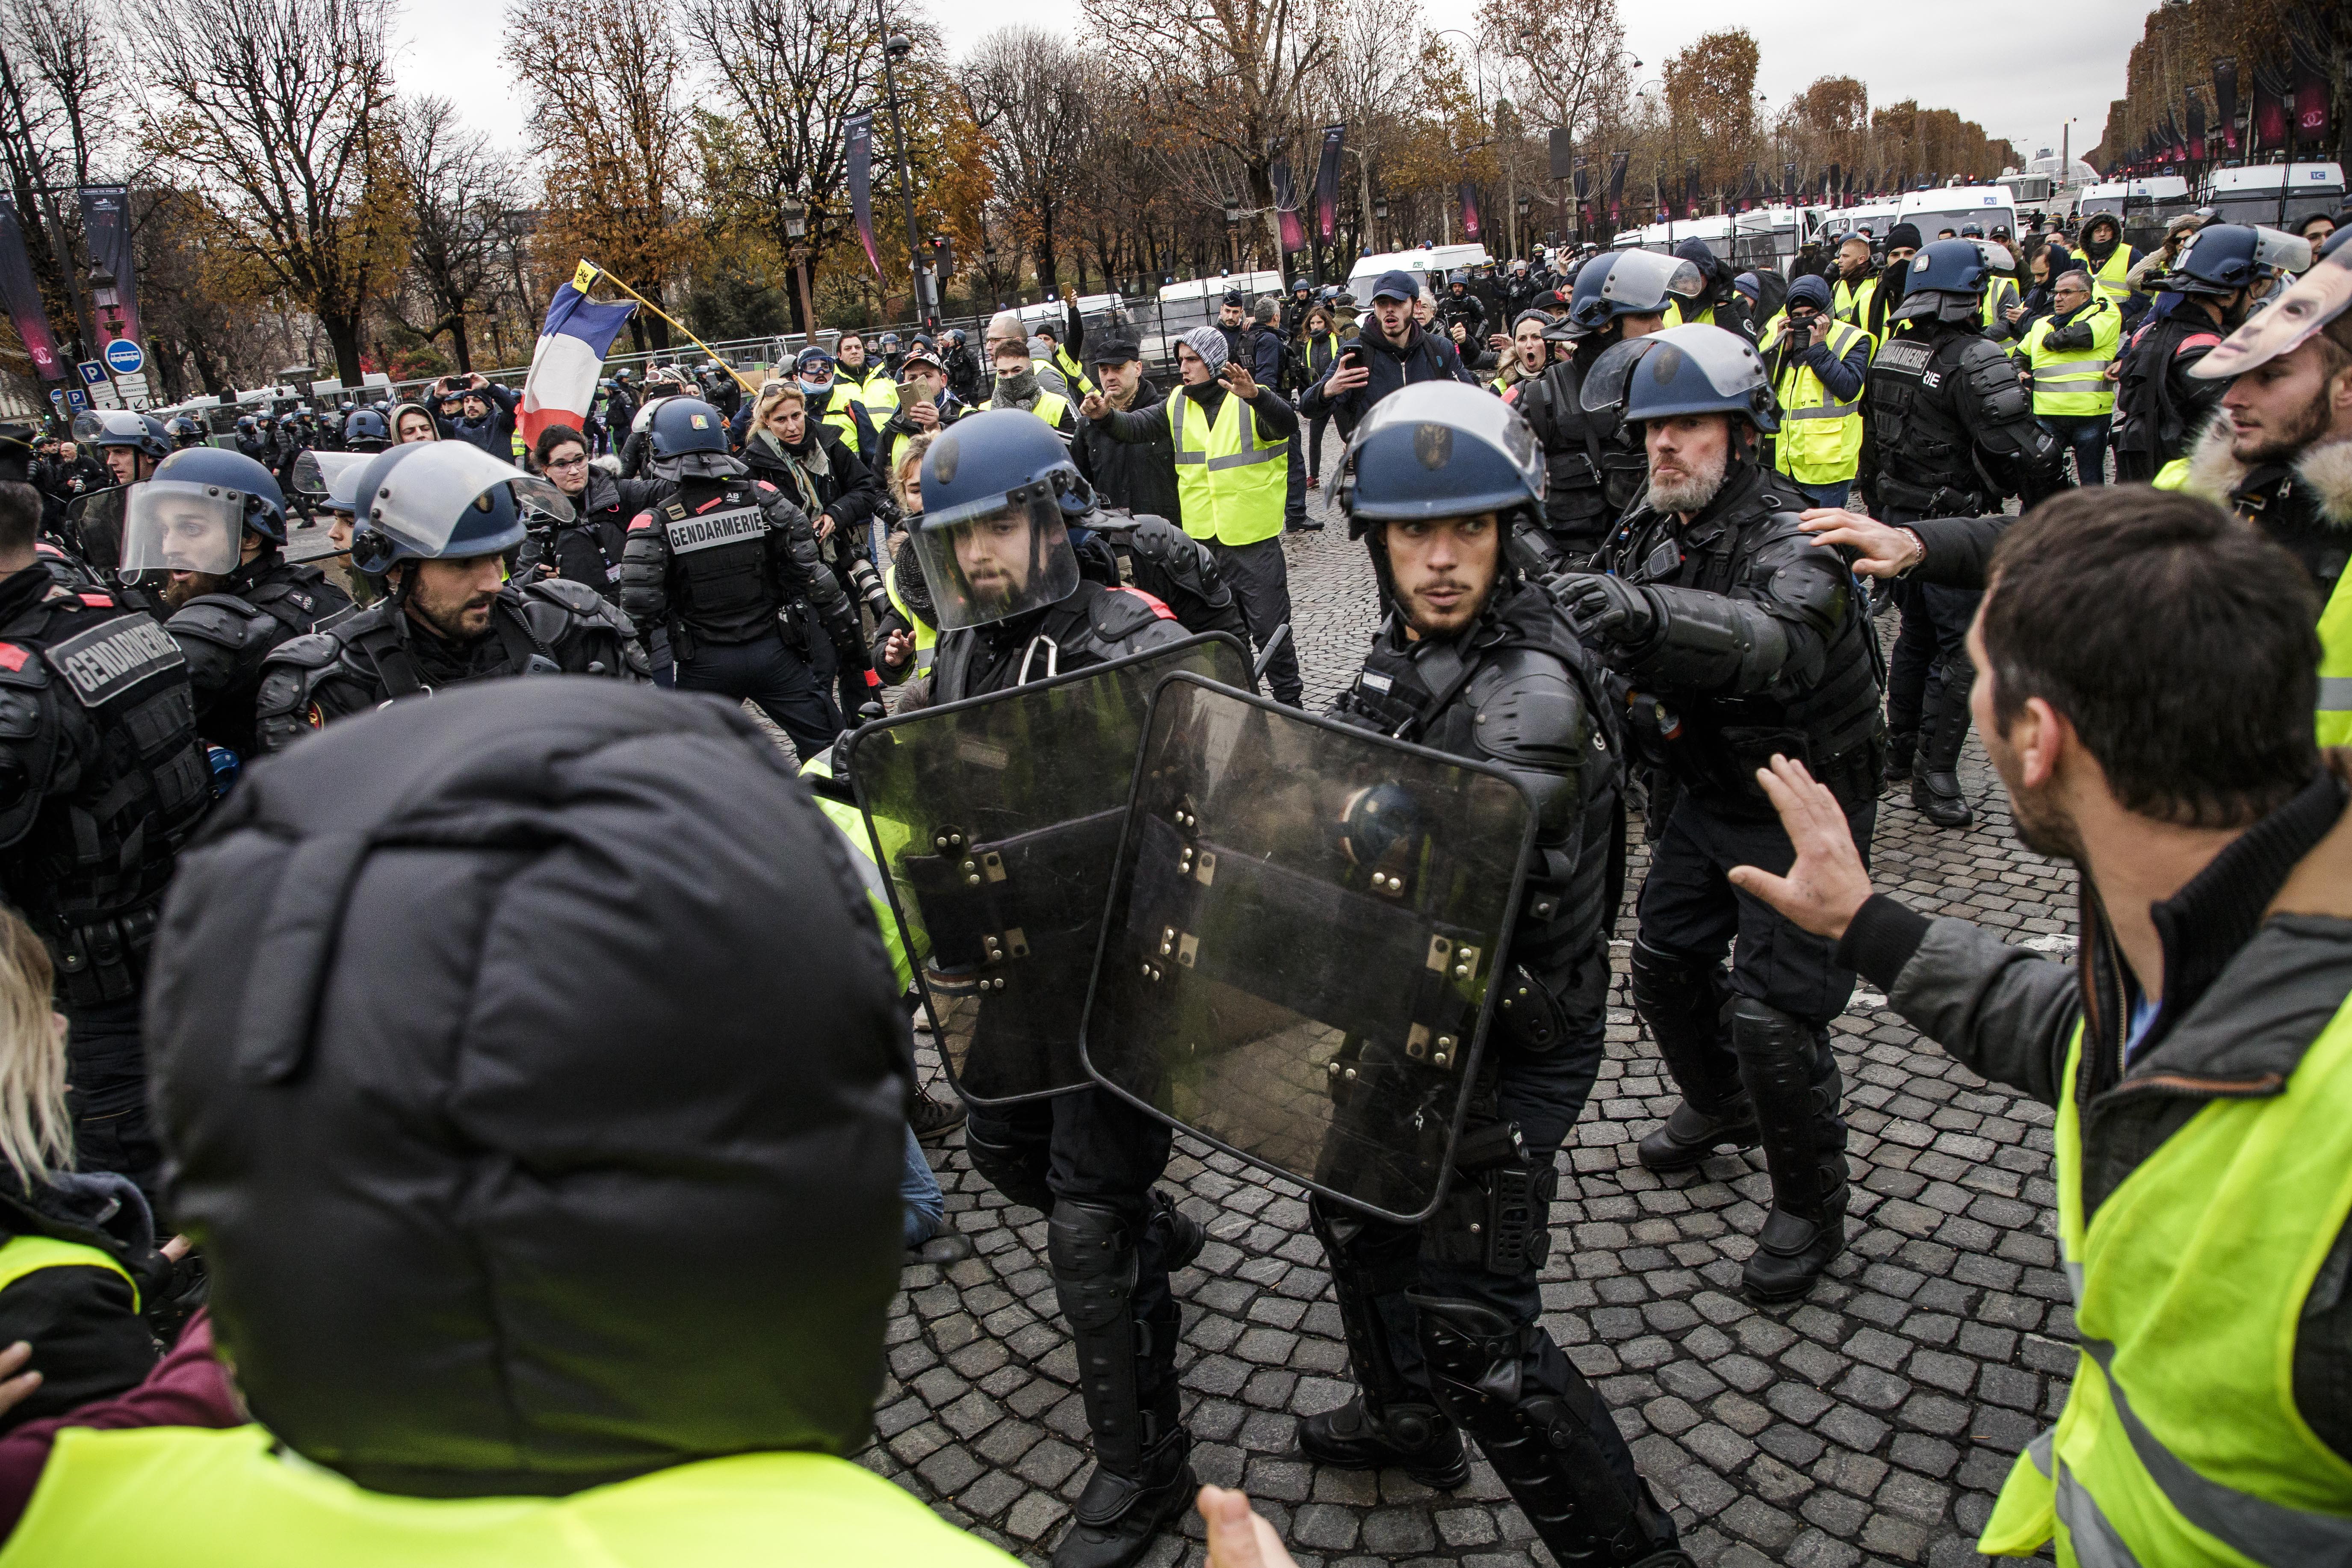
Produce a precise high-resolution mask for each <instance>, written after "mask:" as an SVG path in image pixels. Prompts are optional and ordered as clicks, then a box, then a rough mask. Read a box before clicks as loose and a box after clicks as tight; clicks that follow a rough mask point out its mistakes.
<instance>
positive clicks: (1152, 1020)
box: [1082, 676, 1534, 1221]
mask: <svg viewBox="0 0 2352 1568" xmlns="http://www.w3.org/2000/svg"><path fill="white" fill-rule="evenodd" d="M1135 778H1136V784H1135V798H1134V800H1133V802H1132V803H1131V804H1130V805H1129V808H1128V813H1127V821H1126V826H1125V830H1124V832H1123V834H1122V836H1121V839H1120V844H1119V858H1118V868H1117V870H1116V871H1115V872H1114V873H1113V879H1112V889H1111V900H1110V905H1109V909H1108V913H1107V916H1106V919H1105V921H1104V926H1103V941H1102V952H1101V955H1100V957H1099V958H1098V959H1097V962H1096V965H1095V975H1094V984H1093V986H1092V990H1091V994H1089V996H1088V999H1087V1014H1086V1020H1085V1029H1084V1034H1083V1036H1082V1039H1083V1042H1084V1049H1085V1054H1086V1063H1087V1070H1088V1071H1089V1072H1091V1073H1092V1074H1093V1075H1094V1077H1095V1078H1096V1079H1097V1081H1099V1082H1101V1083H1103V1084H1104V1085H1106V1086H1108V1088H1110V1089H1113V1090H1115V1091H1116V1092H1118V1093H1119V1094H1122V1095H1125V1096H1126V1097H1127V1098H1128V1099H1129V1100H1133V1101H1135V1103H1137V1104H1138V1105H1139V1106H1141V1107H1143V1108H1144V1109H1145V1110H1150V1111H1151V1112H1153V1113H1154V1114H1155V1115H1158V1116H1160V1117H1161V1118H1163V1119H1165V1120H1166V1121H1171V1122H1173V1123H1175V1124H1176V1125H1177V1126H1178V1127H1180V1128H1181V1129H1183V1130H1184V1131H1189V1132H1192V1133H1194V1134H1196V1135H1198V1136H1200V1137H1202V1138H1205V1139H1207V1140H1208V1141H1209V1142H1212V1143H1214V1144H1217V1145H1218V1146H1219V1147H1221V1148H1223V1149H1225V1150H1226V1151H1228V1152H1231V1153H1234V1154H1237V1155H1239V1156H1241V1157H1242V1158H1243V1159H1244V1160H1248V1161H1250V1162H1251V1163H1255V1164H1257V1165H1261V1166H1264V1167H1265V1168H1266V1169H1267V1170H1270V1171H1274V1172H1276V1173H1279V1174H1281V1175H1284V1176H1286V1177H1289V1178H1291V1179H1292V1180H1294V1181H1297V1182H1302V1183H1304V1184H1307V1185H1308V1186H1310V1187H1312V1188H1314V1189H1315V1190H1316V1191H1317V1192H1318V1193H1322V1194H1328V1196H1331V1197H1334V1198H1338V1199H1341V1200H1343V1201H1345V1202H1347V1203H1349V1204H1352V1205H1356V1206H1358V1207H1360V1208H1362V1209H1365V1210H1368V1211H1370V1213H1372V1214H1375V1215H1380V1216H1381V1217H1383V1218H1387V1219H1392V1220H1400V1221H1412V1220H1417V1219H1420V1218H1422V1217H1423V1216H1425V1215H1428V1214H1429V1213H1430V1211H1431V1210H1433V1208H1435V1207H1436V1205H1437V1202H1438V1200H1439V1198H1440V1197H1441V1196H1442V1195H1443V1194H1444V1186H1445V1182H1446V1179H1447V1174H1448V1173H1449V1172H1450V1171H1451V1170H1452V1168H1453V1162H1454V1140H1455V1138H1456V1136H1457V1135H1458V1133H1459V1131H1460V1126H1461V1121H1462V1113H1463V1110H1464V1108H1465V1105H1466V1103H1467V1101H1468V1100H1469V1098H1470V1094H1471V1089H1472V1085H1473V1083H1474V1082H1475V1080H1476V1079H1477V1077H1478V1073H1479V1061H1480V1054H1481V1053H1480V1044H1481V1041H1482V1039H1483V1037H1484V1036H1485V1033H1486V1021H1487V1016H1488V1013H1489V990H1490V983H1491V981H1492V980H1493V977H1494V975H1495V974H1496V966H1497V965H1498V964H1499V963H1502V962H1504V956H1503V952H1502V948H1503V941H1504V938H1505V936H1506V934H1507V931H1508V926H1509V916H1510V911H1511V910H1513V909H1514V908H1515V907H1516V903H1517V897H1518V884H1519V878H1520V874H1521V871H1522V869H1523V867H1524V863H1525V861H1526V858H1527V856H1528V850H1529V847H1530V846H1531V844H1532V843H1533V838H1534V816H1533V812H1532V809H1531V807H1530V805H1529V803H1528V797H1527V795H1526V793H1525V792H1524V791H1523V790H1521V789H1520V787H1519V786H1518V785H1517V784H1516V783H1514V782H1513V781H1512V780H1511V779H1510V778H1509V777H1508V776H1507V775H1506V774H1504V773H1501V772H1500V771H1499V770H1496V769H1492V768H1489V767H1486V766H1483V765H1481V764H1478V763H1468V762H1465V761H1463V760H1461V759H1459V758H1454V757H1448V756H1445V755H1444V754H1442V753H1440V752H1433V751H1429V750H1427V749H1426V748H1424V747H1420V746H1412V745H1407V744H1404V743H1403V742H1397V741H1391V740H1388V739H1386V738H1384V737H1381V736H1379V735H1374V734H1370V733H1368V732H1366V731H1360V730H1352V729H1349V728H1346V727H1345V726H1342V725H1339V724H1335V723H1332V722H1330V721H1326V720H1320V719H1312V718H1308V717H1307V716H1306V715H1303V714H1300V713H1297V712H1294V711H1292V710H1287V709H1283V708H1279V707H1276V706H1275V705H1274V704H1272V703H1268V702H1265V701H1261V700H1258V699H1256V698H1253V697H1247V696H1244V695H1243V694H1242V693H1240V692H1236V691H1232V690H1227V689H1220V688H1218V687H1215V686H1213V685H1210V684H1208V683H1207V682H1204V681H1202V680H1200V679H1195V678H1193V677H1190V676H1177V677H1174V678H1171V679H1169V680H1167V681H1166V682H1164V683H1163V684H1162V685H1161V686H1160V690H1159V693H1158V695H1157V696H1156V697H1154V699H1153V700H1152V709H1151V716H1150V721H1149V723H1148V724H1147V725H1146V727H1145V733H1144V742H1143V749H1142V752H1141V754H1140V755H1139V757H1138V759H1137V763H1136V771H1135Z"/></svg>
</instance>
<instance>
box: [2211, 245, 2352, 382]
mask: <svg viewBox="0 0 2352 1568" xmlns="http://www.w3.org/2000/svg"><path fill="white" fill-rule="evenodd" d="M2347 307H2352V246H2347V247H2343V248H2341V249H2338V250H2337V251H2336V253H2335V254H2334V255H2332V256H2327V257H2323V258H2320V260H2319V261H2318V262H2317V263H2315V265H2314V266H2313V267H2312V268H2311V270H2310V271H2308V272H2306V273H2305V274H2304V275H2303V276H2302V277H2301V278H2299V279H2296V280H2295V281H2294V283H2293V284H2292V285H2290V286H2289V287H2288V288H2286V289H2284V290H2282V291H2281V292H2280V293H2279V294H2278V295H2277V296H2276V297H2275V298H2274V299H2273V300H2271V302H2270V303H2269V304H2267V305H2265V306H2263V308H2262V310H2259V311H2257V312H2256V313H2255V315H2254V317H2253V319H2252V320H2251V321H2248V322H2246V324H2245V325H2244V326H2242V327H2240V328H2239V329H2238V330H2237V331H2234V332H2231V334H2230V335H2229V337H2227V338H2226V339H2224V340H2223V341H2222V342H2221V346H2220V347H2219V348H2216V349H2215V350H2213V351H2212V352H2211V353H2209V354H2207V355H2206V356H2205V357H2204V358H2203V359H2200V360H2199V361H2198V362H2197V363H2195V364H2193V365H2191V366H2190V367H2189V374H2191V375H2195V376H2202V377H2205V378H2207V379H2209V380H2218V379H2221V378H2223V377H2227V376H2233V375H2243V374H2246V372H2248V371H2250V370H2253V369H2255V368H2257V367H2259V366H2261V365H2264V364H2268V363H2270V362H2271V361H2273V360H2274V359H2276V358H2278V357H2279V355H2281V354H2289V353H2294V351H2295V350H2297V349H2299V348H2301V347H2302V346H2303V345H2304V344H2305V343H2307V342H2310V341H2311V340H2312V338H2313V336H2314V335H2315V334H2316V333H2317V332H2318V331H2319V330H2320V329H2321V328H2322V327H2324V326H2326V325H2327V323H2328V322H2330V321H2334V320H2335V319H2336V317H2338V316H2340V315H2342V314H2343V313H2344V311H2345V310H2346V308H2347Z"/></svg>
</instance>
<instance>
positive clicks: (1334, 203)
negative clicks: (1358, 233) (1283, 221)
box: [1315, 125, 1372, 244]
mask: <svg viewBox="0 0 2352 1568" xmlns="http://www.w3.org/2000/svg"><path fill="white" fill-rule="evenodd" d="M1347 143H1348V128H1347V127H1346V126H1345V125H1326V126H1325V127H1324V128H1323V155H1322V157H1321V158H1319V159H1318V160H1317V162H1316V164H1315V232H1316V235H1317V236H1318V237H1319V238H1321V239H1322V240H1323V241H1324V242H1325V243H1326V244H1328V243H1329V242H1331V241H1333V240H1336V239H1338V238H1339V153H1340V151H1341V149H1343V148H1344V147H1346V145H1347ZM1371 220H1372V215H1371V214H1370V213H1366V214H1365V215H1364V216H1363V220H1362V221H1364V222H1366V223H1370V222H1371Z"/></svg>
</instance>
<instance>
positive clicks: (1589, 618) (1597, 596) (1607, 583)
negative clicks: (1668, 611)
mask: <svg viewBox="0 0 2352 1568" xmlns="http://www.w3.org/2000/svg"><path fill="white" fill-rule="evenodd" d="M1550 586H1551V589H1552V592H1553V593H1554V594H1555V595H1558V597H1559V604H1560V608H1562V609H1563V610H1565V611H1567V612H1568V618H1569V620H1570V623H1571V624H1572V625H1573V626H1575V627H1576V635H1577V636H1578V637H1582V638H1583V639H1584V640H1585V641H1587V642H1591V641H1594V640H1596V639H1597V640H1600V641H1602V642H1612V643H1616V644H1618V645H1620V646H1621V647H1639V646H1640V645H1641V644H1643V643H1645V642H1648V641H1649V640H1650V638H1651V637H1654V636H1655V635H1656V634H1657V630H1658V606H1657V602H1656V601H1655V600H1654V599H1652V598H1651V597H1650V595H1649V594H1648V592H1647V591H1646V590H1644V589H1642V588H1638V587H1635V586H1634V585H1633V584H1631V583H1628V582H1627V581H1625V579H1624V578H1622V577H1617V576H1611V575H1607V574H1601V573H1598V572H1568V573H1563V574H1560V575H1559V576H1558V577H1555V578H1553V579H1552V580H1551V584H1550Z"/></svg>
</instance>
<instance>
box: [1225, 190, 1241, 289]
mask: <svg viewBox="0 0 2352 1568" xmlns="http://www.w3.org/2000/svg"><path fill="white" fill-rule="evenodd" d="M1225 258H1226V259H1225V267H1226V269H1227V270H1228V271H1232V272H1239V271H1240V270H1241V269H1242V204H1241V203H1240V202H1239V201H1238V200H1236V199H1235V198H1234V197H1232V196H1227V197H1226V198H1225Z"/></svg>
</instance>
